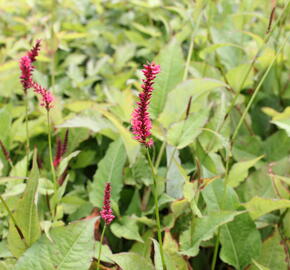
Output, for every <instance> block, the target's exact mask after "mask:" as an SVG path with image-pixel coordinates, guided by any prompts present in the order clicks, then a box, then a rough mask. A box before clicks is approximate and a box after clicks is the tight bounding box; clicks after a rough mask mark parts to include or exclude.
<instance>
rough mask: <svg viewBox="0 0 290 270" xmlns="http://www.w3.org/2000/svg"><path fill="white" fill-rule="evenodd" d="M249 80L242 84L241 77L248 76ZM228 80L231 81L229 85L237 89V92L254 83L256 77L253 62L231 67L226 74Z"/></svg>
mask: <svg viewBox="0 0 290 270" xmlns="http://www.w3.org/2000/svg"><path fill="white" fill-rule="evenodd" d="M249 70H250V73H249V74H248V71H249ZM246 75H247V80H246V81H245V82H244V84H243V85H241V84H242V80H241V78H244V77H246ZM226 77H227V80H228V82H229V85H230V86H231V87H232V88H233V89H234V90H235V92H240V91H241V90H242V89H241V87H243V88H247V87H249V86H251V85H252V84H253V79H254V71H253V69H252V67H251V64H242V65H239V66H237V67H235V68H232V69H230V70H229V71H228V72H227V74H226Z"/></svg>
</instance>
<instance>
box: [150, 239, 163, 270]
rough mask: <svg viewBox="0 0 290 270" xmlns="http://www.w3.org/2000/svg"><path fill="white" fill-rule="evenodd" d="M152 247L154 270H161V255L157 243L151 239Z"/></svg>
mask: <svg viewBox="0 0 290 270" xmlns="http://www.w3.org/2000/svg"><path fill="white" fill-rule="evenodd" d="M152 241H153V245H154V266H155V269H156V270H163V266H162V260H161V254H160V246H159V243H158V241H156V240H155V239H152Z"/></svg>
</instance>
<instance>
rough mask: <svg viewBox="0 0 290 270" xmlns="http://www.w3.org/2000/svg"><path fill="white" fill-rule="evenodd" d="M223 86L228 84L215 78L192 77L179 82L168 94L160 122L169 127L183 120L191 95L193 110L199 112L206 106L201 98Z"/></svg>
mask: <svg viewBox="0 0 290 270" xmlns="http://www.w3.org/2000/svg"><path fill="white" fill-rule="evenodd" d="M223 86H226V85H225V83H224V82H221V81H217V80H213V79H192V80H187V81H184V82H182V83H180V84H178V85H177V86H176V87H175V88H174V89H173V90H172V91H170V93H169V94H168V97H167V100H166V103H165V107H164V110H163V111H162V113H161V114H160V116H159V118H158V120H159V122H160V123H161V124H162V125H163V126H164V127H166V128H168V127H169V126H170V124H172V123H174V122H177V121H179V120H181V119H182V116H183V114H184V113H185V112H186V109H187V104H188V101H189V99H190V97H192V99H191V112H199V110H200V109H202V108H204V106H205V104H203V103H202V102H201V101H200V99H201V98H203V97H205V96H206V95H207V94H208V93H209V91H210V90H212V89H214V88H217V87H223Z"/></svg>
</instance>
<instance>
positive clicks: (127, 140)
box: [98, 108, 140, 165]
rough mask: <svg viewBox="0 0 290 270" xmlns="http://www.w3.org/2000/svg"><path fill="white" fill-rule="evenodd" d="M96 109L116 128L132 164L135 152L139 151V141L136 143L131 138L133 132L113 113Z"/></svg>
mask: <svg viewBox="0 0 290 270" xmlns="http://www.w3.org/2000/svg"><path fill="white" fill-rule="evenodd" d="M98 110H99V111H100V112H101V113H102V114H103V115H104V116H106V117H107V118H108V119H109V120H110V121H111V122H112V123H113V125H114V126H115V127H116V128H117V130H118V132H119V135H120V136H121V138H122V140H123V143H124V145H125V148H126V152H127V155H128V158H129V161H130V164H131V165H132V164H133V163H134V162H135V160H136V157H137V154H138V153H139V150H140V143H138V142H137V141H136V140H134V139H133V134H132V133H130V132H129V130H128V129H126V128H125V127H124V126H123V125H122V123H121V122H120V121H119V119H117V118H116V117H115V116H114V115H113V114H111V113H109V112H107V111H105V110H103V109H100V108H99V109H98Z"/></svg>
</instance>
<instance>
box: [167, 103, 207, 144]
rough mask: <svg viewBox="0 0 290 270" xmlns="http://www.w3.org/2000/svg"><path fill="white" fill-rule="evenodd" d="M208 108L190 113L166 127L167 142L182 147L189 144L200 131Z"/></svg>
mask: <svg viewBox="0 0 290 270" xmlns="http://www.w3.org/2000/svg"><path fill="white" fill-rule="evenodd" d="M208 113H209V110H208V109H207V108H206V109H204V110H202V111H200V112H198V113H192V114H190V115H189V117H188V118H187V119H186V120H182V121H180V122H177V123H174V124H173V125H172V126H170V128H169V129H168V133H167V141H168V143H169V144H171V145H173V146H175V147H177V149H182V148H184V147H186V146H187V145H189V144H191V143H192V142H193V141H194V140H195V139H196V137H197V136H198V135H199V134H200V133H201V131H202V130H201V128H202V127H203V126H204V124H205V123H206V121H207V118H208Z"/></svg>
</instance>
